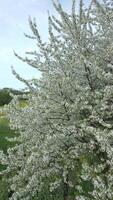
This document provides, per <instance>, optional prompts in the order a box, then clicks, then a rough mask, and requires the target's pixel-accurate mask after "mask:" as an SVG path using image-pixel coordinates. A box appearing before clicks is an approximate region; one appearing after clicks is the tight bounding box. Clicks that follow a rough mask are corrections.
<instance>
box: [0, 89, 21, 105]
mask: <svg viewBox="0 0 113 200" xmlns="http://www.w3.org/2000/svg"><path fill="white" fill-rule="evenodd" d="M10 93H12V94H13V95H22V94H24V92H23V91H19V90H14V89H11V88H3V89H0V106H4V105H5V104H8V103H10V101H11V100H12V96H11V95H10Z"/></svg>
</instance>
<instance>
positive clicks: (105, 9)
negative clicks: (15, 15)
mask: <svg viewBox="0 0 113 200" xmlns="http://www.w3.org/2000/svg"><path fill="white" fill-rule="evenodd" d="M53 5H54V7H55V9H56V11H57V12H58V14H59V18H57V17H55V16H50V15H49V16H48V25H49V26H48V31H49V39H48V42H47V43H44V42H43V41H42V39H41V37H40V34H39V31H38V28H37V24H36V21H35V19H33V20H32V19H31V18H30V19H29V24H30V28H31V30H32V33H33V36H29V35H26V36H27V37H28V38H31V39H33V40H36V43H37V46H38V50H37V52H36V51H33V52H30V53H31V55H32V56H34V57H33V58H31V57H30V58H28V57H25V58H23V57H21V56H19V55H18V54H17V53H15V55H16V56H17V57H18V58H19V59H21V60H22V61H24V62H26V63H27V64H28V65H30V66H32V67H34V68H36V69H37V70H40V71H41V72H42V77H41V78H40V79H32V80H30V81H28V80H24V79H23V78H21V77H20V75H18V74H17V73H16V72H15V70H14V69H12V70H13V74H15V76H16V77H17V78H18V79H19V80H20V81H23V82H24V83H25V84H26V86H27V87H28V88H29V91H30V93H28V94H26V95H24V97H25V96H26V97H27V99H28V100H27V101H28V106H27V107H24V108H21V107H19V106H18V97H17V96H15V97H14V99H13V100H12V101H11V103H10V104H9V105H8V106H6V107H5V108H4V112H6V114H7V117H8V118H9V119H10V125H11V128H12V129H16V130H17V131H19V133H20V135H19V137H16V136H15V139H12V141H13V140H15V141H16V140H17V142H18V143H17V145H16V146H15V147H13V148H10V149H9V150H8V152H7V155H4V154H3V152H1V154H0V160H1V163H2V164H4V165H7V169H6V170H5V171H3V172H2V173H3V174H6V175H7V174H9V173H10V174H11V176H10V178H9V182H10V185H11V191H12V193H11V196H10V200H18V199H21V200H32V199H33V198H36V199H44V198H45V199H49V200H53V199H55V200H58V199H61V200H62V199H64V200H69V199H71V200H75V199H76V200H92V199H94V200H106V199H107V200H112V199H113V3H112V0H103V1H102V3H99V2H98V1H97V0H92V1H91V3H90V5H89V7H88V8H87V9H86V8H85V7H84V5H83V1H82V0H80V6H79V12H78V11H76V4H75V0H73V2H72V11H71V14H70V13H69V14H68V13H67V12H65V11H64V9H63V8H62V5H61V4H60V3H59V1H54V0H53ZM30 53H29V54H30ZM44 194H47V195H48V196H46V197H44V196H43V195H44Z"/></svg>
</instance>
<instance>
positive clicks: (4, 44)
mask: <svg viewBox="0 0 113 200" xmlns="http://www.w3.org/2000/svg"><path fill="white" fill-rule="evenodd" d="M86 1H89V0H86ZM60 2H61V3H62V5H63V6H64V8H65V9H66V10H67V11H68V10H69V9H70V6H71V0H60ZM48 10H49V11H50V13H51V14H53V13H55V10H54V8H53V6H52V3H51V0H1V2H0V88H4V87H8V88H15V89H21V88H24V84H23V83H21V82H20V81H19V80H17V79H16V78H15V77H14V75H13V74H12V72H11V66H13V67H14V68H15V70H16V72H17V73H19V74H20V75H21V76H22V77H23V78H25V79H32V78H33V77H35V78H39V77H40V76H41V75H40V72H39V71H37V70H36V69H33V68H32V67H30V66H28V65H27V64H25V63H23V62H22V61H20V60H18V59H17V57H15V56H14V53H13V51H16V52H17V53H18V54H19V55H20V56H24V55H25V54H24V52H26V51H32V50H36V49H37V47H36V43H35V42H34V41H33V40H30V39H28V38H26V37H25V36H24V33H26V34H30V35H31V30H30V28H29V23H28V17H29V16H31V17H35V18H36V20H37V25H38V27H39V32H40V34H41V36H42V38H43V40H44V41H47V38H48V21H47V18H48V14H47V11H48Z"/></svg>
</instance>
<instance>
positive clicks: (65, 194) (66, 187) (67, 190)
mask: <svg viewBox="0 0 113 200" xmlns="http://www.w3.org/2000/svg"><path fill="white" fill-rule="evenodd" d="M64 200H69V185H68V176H67V179H66V183H64Z"/></svg>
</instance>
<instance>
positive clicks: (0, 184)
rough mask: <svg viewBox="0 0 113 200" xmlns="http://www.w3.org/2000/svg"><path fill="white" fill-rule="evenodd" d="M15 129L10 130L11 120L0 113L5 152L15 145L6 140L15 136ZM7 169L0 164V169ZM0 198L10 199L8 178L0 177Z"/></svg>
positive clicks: (1, 144)
mask: <svg viewBox="0 0 113 200" xmlns="http://www.w3.org/2000/svg"><path fill="white" fill-rule="evenodd" d="M14 136H15V133H14V131H12V130H10V127H9V122H8V120H7V119H6V118H5V116H4V115H3V114H1V113H0V150H3V151H4V153H6V152H7V149H8V148H9V147H11V146H13V145H14V144H13V143H10V142H9V141H7V140H6V137H9V138H11V137H14ZM3 169H5V166H3V165H0V171H2V170H3ZM0 200H8V183H7V180H4V179H3V178H2V177H0Z"/></svg>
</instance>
